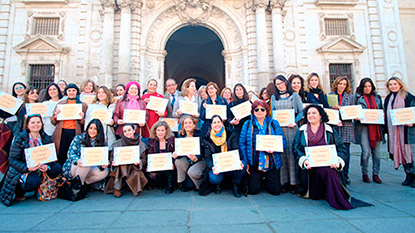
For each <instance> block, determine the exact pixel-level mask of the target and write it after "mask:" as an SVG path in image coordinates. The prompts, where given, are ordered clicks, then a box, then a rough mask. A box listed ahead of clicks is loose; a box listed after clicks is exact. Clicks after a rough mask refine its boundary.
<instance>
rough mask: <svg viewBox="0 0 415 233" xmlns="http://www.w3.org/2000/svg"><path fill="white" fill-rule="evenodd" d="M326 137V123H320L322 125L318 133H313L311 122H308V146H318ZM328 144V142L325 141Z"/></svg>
mask: <svg viewBox="0 0 415 233" xmlns="http://www.w3.org/2000/svg"><path fill="white" fill-rule="evenodd" d="M323 137H324V124H323V123H320V126H319V127H318V129H317V132H316V133H313V131H312V130H311V125H310V123H307V139H308V146H317V145H319V144H321V143H320V142H321V141H322V139H323ZM325 143H326V144H327V142H325Z"/></svg>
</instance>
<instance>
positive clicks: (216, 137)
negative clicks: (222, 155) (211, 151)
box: [210, 126, 228, 152]
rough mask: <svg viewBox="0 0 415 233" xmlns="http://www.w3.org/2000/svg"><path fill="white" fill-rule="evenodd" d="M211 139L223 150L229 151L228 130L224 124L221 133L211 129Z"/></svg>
mask: <svg viewBox="0 0 415 233" xmlns="http://www.w3.org/2000/svg"><path fill="white" fill-rule="evenodd" d="M210 139H212V142H213V143H215V145H216V146H220V151H221V152H227V151H228V144H227V143H226V130H225V127H223V126H222V129H221V130H220V131H219V133H215V131H213V129H212V130H210Z"/></svg>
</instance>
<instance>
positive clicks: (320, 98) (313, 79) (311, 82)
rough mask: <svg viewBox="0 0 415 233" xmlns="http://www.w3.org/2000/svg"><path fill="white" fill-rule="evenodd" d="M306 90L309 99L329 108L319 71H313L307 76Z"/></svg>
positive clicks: (313, 102)
mask: <svg viewBox="0 0 415 233" xmlns="http://www.w3.org/2000/svg"><path fill="white" fill-rule="evenodd" d="M305 89H306V91H307V92H308V96H307V101H308V103H312V104H321V105H323V107H325V108H329V107H330V106H329V103H328V100H327V95H326V92H324V89H323V86H322V85H321V81H320V77H319V76H318V74H317V73H311V74H310V75H308V77H307V85H306V88H305Z"/></svg>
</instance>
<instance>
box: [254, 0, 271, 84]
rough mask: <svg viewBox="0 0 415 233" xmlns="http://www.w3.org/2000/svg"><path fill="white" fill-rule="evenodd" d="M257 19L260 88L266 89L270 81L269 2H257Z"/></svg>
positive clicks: (258, 0)
mask: <svg viewBox="0 0 415 233" xmlns="http://www.w3.org/2000/svg"><path fill="white" fill-rule="evenodd" d="M253 7H254V9H255V17H256V36H257V37H256V41H257V61H258V75H257V78H258V87H259V89H261V88H262V87H265V86H266V85H267V84H268V83H269V81H270V71H269V52H268V42H267V26H266V18H265V10H266V9H267V7H268V0H255V1H254V5H253Z"/></svg>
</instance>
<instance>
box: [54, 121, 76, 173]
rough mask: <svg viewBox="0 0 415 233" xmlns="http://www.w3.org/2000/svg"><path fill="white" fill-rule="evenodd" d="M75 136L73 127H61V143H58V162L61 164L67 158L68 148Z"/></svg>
mask: <svg viewBox="0 0 415 233" xmlns="http://www.w3.org/2000/svg"><path fill="white" fill-rule="evenodd" d="M74 137H75V130H74V129H62V134H61V143H60V145H59V152H58V153H59V154H58V163H59V164H60V165H61V166H62V165H63V164H64V163H65V161H66V159H67V158H68V150H69V147H70V146H71V143H72V140H73V139H74Z"/></svg>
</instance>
